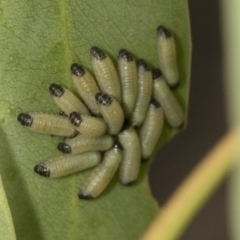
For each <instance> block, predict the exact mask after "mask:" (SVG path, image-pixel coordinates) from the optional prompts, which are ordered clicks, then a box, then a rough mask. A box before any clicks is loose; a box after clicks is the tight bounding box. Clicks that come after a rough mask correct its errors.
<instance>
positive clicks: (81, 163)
mask: <svg viewBox="0 0 240 240" xmlns="http://www.w3.org/2000/svg"><path fill="white" fill-rule="evenodd" d="M100 161H101V154H100V153H99V152H86V153H82V154H78V155H64V156H60V157H55V158H53V159H50V160H48V161H46V162H42V163H39V164H38V165H36V166H35V167H34V171H35V172H36V173H38V174H39V175H41V176H43V177H49V178H58V177H63V176H67V175H70V174H73V173H76V172H79V171H82V170H85V169H88V168H92V167H95V166H97V165H98V164H99V163H100Z"/></svg>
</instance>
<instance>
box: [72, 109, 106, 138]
mask: <svg viewBox="0 0 240 240" xmlns="http://www.w3.org/2000/svg"><path fill="white" fill-rule="evenodd" d="M70 121H71V123H72V124H73V125H74V126H75V128H76V130H77V131H78V132H80V133H81V134H83V135H86V136H88V137H100V136H102V135H104V134H105V133H106V131H107V124H106V123H105V122H104V120H103V119H102V118H98V117H93V116H90V115H86V114H81V115H80V114H78V113H77V112H72V113H70Z"/></svg>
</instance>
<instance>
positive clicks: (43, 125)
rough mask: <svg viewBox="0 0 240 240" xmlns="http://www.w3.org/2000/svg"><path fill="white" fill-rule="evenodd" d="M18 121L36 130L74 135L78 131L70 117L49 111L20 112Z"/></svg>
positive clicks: (44, 132)
mask: <svg viewBox="0 0 240 240" xmlns="http://www.w3.org/2000/svg"><path fill="white" fill-rule="evenodd" d="M18 121H19V122H20V123H21V124H22V125H23V126H25V127H27V128H28V129H30V130H31V131H34V132H38V133H43V134H49V135H56V136H63V137H73V136H74V135H76V133H77V131H76V130H75V128H74V126H73V125H72V124H71V122H70V121H69V119H68V118H66V117H63V116H59V115H53V114H48V113H37V112H31V113H20V114H19V115H18Z"/></svg>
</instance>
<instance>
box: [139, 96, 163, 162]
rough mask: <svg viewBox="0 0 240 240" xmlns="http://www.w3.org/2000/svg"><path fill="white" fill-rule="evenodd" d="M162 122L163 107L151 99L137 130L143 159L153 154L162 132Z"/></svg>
mask: <svg viewBox="0 0 240 240" xmlns="http://www.w3.org/2000/svg"><path fill="white" fill-rule="evenodd" d="M163 122H164V114H163V109H162V108H161V106H160V104H159V103H158V102H157V101H155V100H152V101H151V103H150V105H149V107H148V111H147V116H146V118H145V120H144V122H143V125H142V127H141V129H140V132H139V137H140V142H141V146H142V159H143V160H147V159H148V158H149V157H151V155H152V154H153V151H154V149H155V148H156V145H157V142H158V140H159V137H160V135H161V132H162V128H163Z"/></svg>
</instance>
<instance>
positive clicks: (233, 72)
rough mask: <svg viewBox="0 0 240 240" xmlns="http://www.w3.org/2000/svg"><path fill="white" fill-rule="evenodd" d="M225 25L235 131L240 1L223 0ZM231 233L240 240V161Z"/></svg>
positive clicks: (239, 115) (232, 193) (239, 121)
mask: <svg viewBox="0 0 240 240" xmlns="http://www.w3.org/2000/svg"><path fill="white" fill-rule="evenodd" d="M221 3H222V17H223V20H222V23H223V24H222V25H223V40H224V48H223V50H224V58H223V59H224V77H225V78H224V83H225V96H226V98H225V100H226V104H227V109H226V110H227V117H228V122H229V126H230V127H231V128H233V127H237V126H239V125H240V112H239V104H240V94H239V89H240V81H239V78H240V68H239V54H240V48H239V42H240V32H239V27H240V16H239V11H238V9H239V8H240V1H239V0H238V1H227V0H223V1H221ZM239 160H240V159H239ZM228 198H229V199H228V203H229V206H228V208H229V214H228V217H229V230H230V236H231V239H232V240H238V239H240V228H239V221H240V205H239V201H240V161H239V163H238V165H237V166H236V167H235V169H234V172H233V175H232V177H231V181H230V186H229V196H228Z"/></svg>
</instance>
